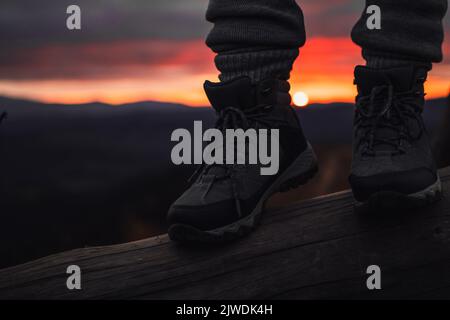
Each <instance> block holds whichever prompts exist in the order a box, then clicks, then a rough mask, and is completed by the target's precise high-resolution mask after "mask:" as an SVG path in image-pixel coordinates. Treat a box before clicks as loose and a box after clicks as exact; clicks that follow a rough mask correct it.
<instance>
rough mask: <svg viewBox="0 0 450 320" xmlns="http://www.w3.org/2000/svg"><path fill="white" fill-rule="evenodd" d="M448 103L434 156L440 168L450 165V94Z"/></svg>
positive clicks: (435, 144)
mask: <svg viewBox="0 0 450 320" xmlns="http://www.w3.org/2000/svg"><path fill="white" fill-rule="evenodd" d="M447 105H448V107H447V111H446V112H445V116H444V119H442V124H441V128H440V129H439V131H438V136H437V139H436V142H435V143H434V150H435V152H434V157H435V159H436V162H437V164H438V166H439V167H440V168H443V167H447V166H449V165H450V148H449V146H450V95H449V96H448V98H447Z"/></svg>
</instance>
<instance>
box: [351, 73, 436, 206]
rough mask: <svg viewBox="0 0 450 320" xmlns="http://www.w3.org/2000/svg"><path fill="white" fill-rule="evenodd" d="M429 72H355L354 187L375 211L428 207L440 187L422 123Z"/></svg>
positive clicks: (358, 198)
mask: <svg viewBox="0 0 450 320" xmlns="http://www.w3.org/2000/svg"><path fill="white" fill-rule="evenodd" d="M426 77H427V70H426V69H421V68H417V67H413V66H407V67H398V68H391V69H381V70H380V69H370V68H367V67H361V66H359V67H356V69H355V84H357V86H358V96H357V98H356V111H355V120H354V141H353V164H352V172H351V175H350V184H351V187H352V189H353V194H354V197H355V199H356V200H357V201H358V202H362V203H364V202H365V203H369V205H370V206H371V207H375V208H397V207H411V206H419V205H425V204H428V203H431V202H434V201H436V200H438V199H439V198H440V194H441V182H440V179H439V176H438V173H437V169H436V165H435V162H434V160H433V156H432V151H431V146H430V141H429V137H428V133H427V131H426V129H425V125H424V122H423V119H422V111H423V108H424V103H425V94H424V82H425V81H426Z"/></svg>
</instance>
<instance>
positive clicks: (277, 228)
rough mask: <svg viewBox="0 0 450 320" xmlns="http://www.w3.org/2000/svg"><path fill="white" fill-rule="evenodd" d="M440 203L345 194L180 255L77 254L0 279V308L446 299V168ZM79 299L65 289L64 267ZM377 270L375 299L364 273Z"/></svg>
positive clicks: (137, 246) (160, 249)
mask: <svg viewBox="0 0 450 320" xmlns="http://www.w3.org/2000/svg"><path fill="white" fill-rule="evenodd" d="M441 175H442V180H443V184H444V190H445V191H444V199H443V201H440V202H439V203H437V204H435V205H433V206H431V207H428V208H424V209H421V210H417V211H406V212H390V213H386V212H384V213H383V212H379V213H377V214H373V213H372V214H368V213H367V212H357V211H355V209H354V205H353V200H352V196H351V194H350V192H348V191H346V192H342V193H339V194H334V195H330V196H325V197H321V198H317V199H313V200H309V201H306V202H302V203H298V204H296V205H293V206H290V207H288V208H283V209H281V210H278V211H273V212H266V214H265V215H264V218H263V221H262V224H261V226H260V227H259V228H258V229H257V230H256V231H255V232H254V233H253V234H252V235H250V236H249V237H247V238H245V239H243V240H241V241H239V242H236V243H233V244H230V245H227V246H222V247H196V248H193V247H185V246H180V245H177V244H174V243H171V242H170V241H169V239H168V237H167V236H166V235H163V236H159V237H155V238H151V239H147V240H142V241H138V242H133V243H126V244H121V245H115V246H109V247H97V248H86V249H78V250H73V251H69V252H64V253H61V254H56V255H53V256H49V257H46V258H42V259H39V260H36V261H33V262H29V263H26V264H23V265H19V266H16V267H11V268H7V269H3V270H0V298H1V299H24V298H27V299H225V298H227V299H228V298H229V299H247V298H252V299H269V298H270V299H333V298H338V299H359V298H367V299H389V298H411V299H415V298H450V194H449V189H450V188H449V187H450V186H449V185H450V168H447V169H445V170H443V171H441ZM72 264H76V265H79V266H80V267H81V270H82V290H78V291H69V290H68V289H67V288H66V279H67V276H68V275H67V274H66V268H67V267H68V266H69V265H72ZM372 264H376V265H379V266H380V267H381V270H382V290H375V291H369V290H368V289H367V288H366V279H367V277H368V275H367V274H366V269H367V267H368V266H369V265H372Z"/></svg>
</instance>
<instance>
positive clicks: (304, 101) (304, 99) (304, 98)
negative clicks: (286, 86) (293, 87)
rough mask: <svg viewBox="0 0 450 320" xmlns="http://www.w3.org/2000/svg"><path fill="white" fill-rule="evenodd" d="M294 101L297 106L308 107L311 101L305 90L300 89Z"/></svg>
mask: <svg viewBox="0 0 450 320" xmlns="http://www.w3.org/2000/svg"><path fill="white" fill-rule="evenodd" d="M293 101H294V104H295V105H296V106H297V107H306V106H307V105H308V103H309V97H308V95H307V94H306V93H304V92H303V91H298V92H296V93H295V94H294V97H293Z"/></svg>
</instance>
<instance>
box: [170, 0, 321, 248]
mask: <svg viewBox="0 0 450 320" xmlns="http://www.w3.org/2000/svg"><path fill="white" fill-rule="evenodd" d="M207 18H208V20H209V21H211V22H213V23H214V28H213V30H212V31H211V33H210V34H209V36H208V39H207V44H208V46H210V47H211V49H212V50H214V51H215V52H216V53H217V57H216V60H215V61H216V65H217V68H218V69H219V71H220V72H221V74H220V80H221V82H219V83H211V82H209V81H207V82H206V83H205V91H206V94H207V96H208V98H209V101H210V103H211V105H212V107H213V108H214V110H215V111H216V114H217V116H218V121H217V126H216V128H217V129H219V130H220V131H221V132H222V133H224V132H225V131H227V130H228V129H244V130H247V129H252V131H253V132H255V134H256V135H257V138H258V139H262V137H261V133H260V131H259V130H258V129H269V130H268V132H269V133H270V134H271V135H272V132H271V130H272V129H275V130H277V132H276V133H273V134H274V135H275V136H278V139H277V140H276V141H275V143H276V145H272V144H271V145H270V146H268V149H270V150H271V153H272V155H271V156H272V157H274V156H275V157H276V158H277V159H279V161H276V162H277V163H279V165H278V164H277V165H276V166H277V168H276V169H275V170H274V171H273V172H272V173H270V174H268V175H265V174H263V171H261V170H262V169H264V168H263V167H266V166H262V165H261V163H260V160H261V159H259V160H258V161H257V162H259V163H257V164H249V163H248V160H249V158H250V156H249V152H250V151H249V147H250V143H251V144H252V147H255V146H258V153H259V154H260V153H261V151H262V150H263V149H264V148H261V143H262V142H263V141H264V140H259V141H254V140H253V141H250V139H247V140H246V141H247V142H246V143H245V146H246V150H245V151H244V152H245V159H246V161H247V162H246V163H245V164H239V165H235V164H229V163H225V161H220V162H224V164H210V165H203V166H202V167H201V168H200V170H199V171H198V175H197V176H196V179H195V182H194V183H193V184H192V185H191V187H190V188H189V189H188V190H187V191H186V192H185V193H184V194H183V195H182V196H181V197H180V198H179V199H178V200H177V201H176V202H175V203H174V204H173V205H172V206H171V208H170V210H169V214H168V222H169V224H170V228H169V236H170V237H171V239H174V240H177V241H194V242H223V241H228V240H232V239H235V238H238V237H241V236H243V235H244V234H246V233H248V232H250V231H251V230H252V229H253V228H254V227H255V226H256V225H257V223H258V221H259V218H260V216H261V214H262V211H263V206H264V203H265V201H266V200H267V199H268V198H269V197H270V196H271V195H272V194H273V193H275V192H278V191H285V190H288V189H289V188H292V187H296V186H298V185H300V184H304V183H305V182H306V181H307V180H308V179H309V178H311V177H312V176H313V175H314V173H315V172H316V171H317V163H316V159H315V155H314V152H313V151H312V149H311V147H310V146H309V144H308V142H307V141H306V139H305V137H304V135H303V131H302V129H301V126H300V123H299V120H298V118H297V116H296V113H295V111H294V110H293V108H292V107H291V105H290V103H291V97H290V95H289V90H290V86H289V83H288V82H287V80H288V78H289V74H290V71H291V69H292V64H293V63H294V60H295V59H296V57H297V56H298V53H299V47H300V46H302V45H303V43H304V42H305V32H304V27H303V16H302V12H301V10H300V8H299V7H298V6H297V4H296V3H295V1H294V0H210V5H209V8H208V12H207ZM242 132H243V131H242ZM250 132H251V131H247V133H250ZM250 136H251V134H250ZM269 140H270V139H269ZM228 142H229V141H226V142H225V145H226V148H225V150H224V154H223V156H224V158H227V157H228V153H229V152H231V151H232V152H233V155H234V153H235V150H234V146H231V148H229V145H228V144H227V143H228ZM263 143H264V142H263ZM254 151H255V150H254ZM244 152H242V153H241V154H243V153H244ZM220 160H222V159H220Z"/></svg>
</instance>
